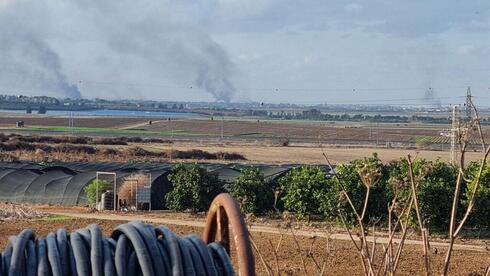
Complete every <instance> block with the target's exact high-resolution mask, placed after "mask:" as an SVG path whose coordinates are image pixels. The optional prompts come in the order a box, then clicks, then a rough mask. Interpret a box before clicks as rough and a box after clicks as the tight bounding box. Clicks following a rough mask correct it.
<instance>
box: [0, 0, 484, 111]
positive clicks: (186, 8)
mask: <svg viewBox="0 0 490 276" xmlns="http://www.w3.org/2000/svg"><path fill="white" fill-rule="evenodd" d="M489 34H490V2H488V1H483V0H482V1H454V0H450V1H448V0H444V1H443V0H434V1H418V0H416V1H407V0H405V1H396V0H389V1H388V0H369V1H367V0H366V1H357V2H349V1H327V0H316V1H313V0H302V1H297V0H296V1H294V0H254V1H249V0H201V1H191V0H143V1H129V0H120V1H116V0H108V1H82V0H66V1H58V0H45V1H34V0H31V1H24V0H0V42H1V44H0V64H3V65H4V66H2V67H3V68H0V92H2V91H14V92H16V93H23V94H40V93H48V92H45V91H49V93H50V94H52V95H62V96H70V97H76V96H78V95H81V96H82V97H88V98H93V97H101V98H113V99H121V98H138V99H155V100H194V101H214V100H222V101H228V100H231V101H259V102H261V101H263V102H274V103H279V102H291V103H346V104H350V103H388V104H421V103H427V102H431V103H432V102H434V103H436V102H441V103H443V104H447V103H456V102H460V101H462V99H461V97H462V96H464V94H465V91H466V87H467V86H471V87H472V91H473V94H474V95H475V96H476V97H477V98H478V102H479V103H481V104H482V105H490V104H487V102H488V103H490V89H489V87H490V78H489V77H490V64H488V61H489V60H490V59H489V58H490V35H489ZM429 87H431V88H432V92H431V93H427V92H426V91H427V90H428V88H429ZM427 94H429V95H427Z"/></svg>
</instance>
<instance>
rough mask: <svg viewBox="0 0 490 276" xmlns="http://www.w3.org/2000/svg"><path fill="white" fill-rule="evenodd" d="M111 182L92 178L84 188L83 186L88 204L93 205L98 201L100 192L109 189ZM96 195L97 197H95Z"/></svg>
mask: <svg viewBox="0 0 490 276" xmlns="http://www.w3.org/2000/svg"><path fill="white" fill-rule="evenodd" d="M111 188H112V187H111V184H110V183H109V182H107V181H105V180H101V179H99V180H97V179H94V180H92V181H91V182H90V183H89V184H88V185H87V186H85V188H83V190H84V192H85V194H86V195H87V201H88V203H89V204H90V205H92V206H94V205H95V204H96V202H98V201H100V198H101V196H102V193H104V192H105V191H107V190H110V189H111ZM97 196H98V198H97Z"/></svg>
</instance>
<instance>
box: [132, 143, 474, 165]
mask: <svg viewBox="0 0 490 276" xmlns="http://www.w3.org/2000/svg"><path fill="white" fill-rule="evenodd" d="M140 146H141V147H143V148H145V149H147V150H153V151H162V150H168V149H176V150H189V149H201V150H205V151H209V152H213V153H214V152H218V151H225V152H236V153H239V154H242V155H244V156H245V157H246V158H247V159H248V162H250V163H267V164H325V159H324V157H323V155H322V152H325V154H327V156H328V157H329V159H330V162H332V163H342V162H348V161H351V160H354V159H358V158H363V157H366V156H371V155H372V154H373V153H374V152H376V153H378V156H379V158H380V159H381V160H382V161H384V162H389V161H392V160H398V159H400V158H402V157H406V156H407V155H408V154H410V155H412V156H418V157H420V158H426V159H429V160H435V159H438V158H439V159H441V160H444V161H449V152H446V151H428V150H415V149H411V150H409V149H406V150H405V149H387V148H354V147H352V148H340V147H331V146H330V147H329V146H323V147H319V146H312V145H310V146H288V147H282V146H270V145H265V144H263V143H260V144H259V143H257V144H245V143H232V142H228V143H218V142H210V141H196V142H178V141H176V142H175V143H173V144H141V145H140ZM480 157H481V154H480V153H478V152H468V153H467V158H466V161H468V162H469V161H473V160H477V159H479V158H480Z"/></svg>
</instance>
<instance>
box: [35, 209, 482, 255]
mask: <svg viewBox="0 0 490 276" xmlns="http://www.w3.org/2000/svg"><path fill="white" fill-rule="evenodd" d="M43 212H45V213H50V214H53V215H60V216H69V217H76V218H83V219H101V220H111V221H131V220H142V221H146V222H150V223H155V224H170V225H178V226H190V227H200V228H203V227H204V226H205V221H204V220H187V219H172V218H165V217H158V218H155V217H147V216H144V215H143V216H139V215H133V214H131V215H128V214H125V215H118V214H107V213H77V212H73V211H72V212H66V211H65V212H61V211H51V210H43ZM249 229H250V231H251V232H255V233H268V234H285V235H292V234H291V232H290V231H287V230H286V229H280V228H277V227H270V226H262V225H252V226H250V228H249ZM294 234H295V235H296V236H302V237H314V236H316V237H321V238H330V239H333V240H343V241H350V237H349V235H348V234H345V233H332V234H330V233H326V232H321V231H306V230H294ZM370 240H371V241H372V237H371V239H370ZM376 242H377V243H380V244H381V243H383V244H387V243H388V238H387V237H376ZM399 242H400V240H399V239H394V243H399ZM405 244H407V245H422V242H421V241H417V240H405ZM430 245H431V247H432V248H438V249H445V248H447V243H445V242H431V243H430ZM454 249H455V250H463V251H476V252H489V250H490V249H489V248H488V247H487V246H484V245H470V244H456V245H455V246H454Z"/></svg>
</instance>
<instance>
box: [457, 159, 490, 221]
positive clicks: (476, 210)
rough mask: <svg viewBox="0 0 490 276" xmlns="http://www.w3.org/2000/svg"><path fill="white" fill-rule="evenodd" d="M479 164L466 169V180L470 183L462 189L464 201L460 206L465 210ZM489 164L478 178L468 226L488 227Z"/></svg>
mask: <svg viewBox="0 0 490 276" xmlns="http://www.w3.org/2000/svg"><path fill="white" fill-rule="evenodd" d="M480 164H481V163H480V162H472V163H471V164H470V165H469V166H468V167H467V169H466V174H467V178H469V179H470V180H471V181H470V182H469V183H468V184H467V186H466V187H465V189H464V195H463V196H464V200H463V203H462V205H463V206H464V207H465V209H466V208H467V207H468V204H469V202H468V200H469V199H470V198H471V193H472V192H473V189H474V187H475V183H476V182H475V178H476V175H477V173H478V170H479V168H480ZM489 214H490V164H487V166H486V167H485V168H484V169H483V171H482V175H481V178H480V186H479V187H478V190H477V191H476V199H475V204H474V206H473V209H472V212H471V213H470V217H469V218H468V225H473V226H484V227H490V220H489V219H488V218H489Z"/></svg>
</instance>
